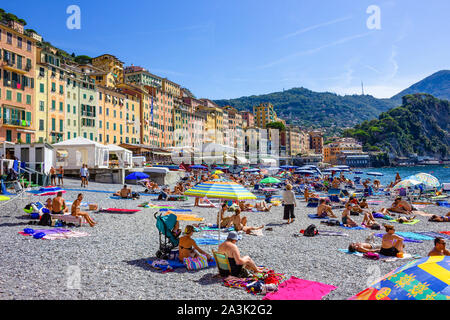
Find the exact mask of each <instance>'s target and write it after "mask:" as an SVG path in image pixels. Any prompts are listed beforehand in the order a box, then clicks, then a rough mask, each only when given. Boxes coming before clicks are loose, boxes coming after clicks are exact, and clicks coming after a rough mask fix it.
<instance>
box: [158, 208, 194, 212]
mask: <svg viewBox="0 0 450 320" xmlns="http://www.w3.org/2000/svg"><path fill="white" fill-rule="evenodd" d="M159 211H161V212H167V211H172V212H192V210H191V209H167V208H164V209H159Z"/></svg>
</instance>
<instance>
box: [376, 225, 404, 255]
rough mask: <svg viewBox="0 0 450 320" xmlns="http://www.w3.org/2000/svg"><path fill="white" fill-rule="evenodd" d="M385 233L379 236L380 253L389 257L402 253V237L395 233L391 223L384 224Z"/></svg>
mask: <svg viewBox="0 0 450 320" xmlns="http://www.w3.org/2000/svg"><path fill="white" fill-rule="evenodd" d="M384 229H385V230H386V233H385V234H384V235H383V238H381V249H380V254H382V255H384V256H389V257H397V256H400V257H401V256H402V255H403V249H404V247H405V245H404V244H403V238H402V237H400V236H398V235H396V234H395V228H394V226H392V225H389V224H386V225H384Z"/></svg>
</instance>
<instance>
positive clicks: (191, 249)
mask: <svg viewBox="0 0 450 320" xmlns="http://www.w3.org/2000/svg"><path fill="white" fill-rule="evenodd" d="M193 234H194V227H193V226H191V225H188V226H186V228H185V229H184V236H182V237H181V238H180V242H179V249H180V250H179V259H180V261H181V262H183V259H184V258H197V257H198V256H199V254H202V255H204V256H206V258H207V259H208V260H209V261H211V260H212V257H211V256H210V255H209V254H208V253H206V252H205V251H203V250H202V249H200V247H199V246H198V245H197V243H196V242H195V240H194V239H192V235H193Z"/></svg>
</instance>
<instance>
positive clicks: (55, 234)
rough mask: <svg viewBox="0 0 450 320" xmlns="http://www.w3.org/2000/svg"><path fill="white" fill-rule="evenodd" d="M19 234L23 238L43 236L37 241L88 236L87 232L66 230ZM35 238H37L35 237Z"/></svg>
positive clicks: (38, 230) (29, 231)
mask: <svg viewBox="0 0 450 320" xmlns="http://www.w3.org/2000/svg"><path fill="white" fill-rule="evenodd" d="M19 234H21V235H24V236H35V235H38V234H44V236H43V237H39V239H45V240H57V239H69V238H79V237H86V236H88V235H89V234H88V233H87V232H81V231H72V230H67V229H60V228H55V229H36V230H33V229H24V231H21V232H19ZM35 238H37V237H35Z"/></svg>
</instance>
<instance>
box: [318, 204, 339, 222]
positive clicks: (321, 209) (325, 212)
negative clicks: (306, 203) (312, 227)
mask: <svg viewBox="0 0 450 320" xmlns="http://www.w3.org/2000/svg"><path fill="white" fill-rule="evenodd" d="M317 216H318V217H321V218H325V217H327V216H330V217H332V218H337V216H336V215H335V214H334V213H333V211H332V210H331V206H329V205H327V204H326V199H320V201H319V206H318V207H317Z"/></svg>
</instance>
